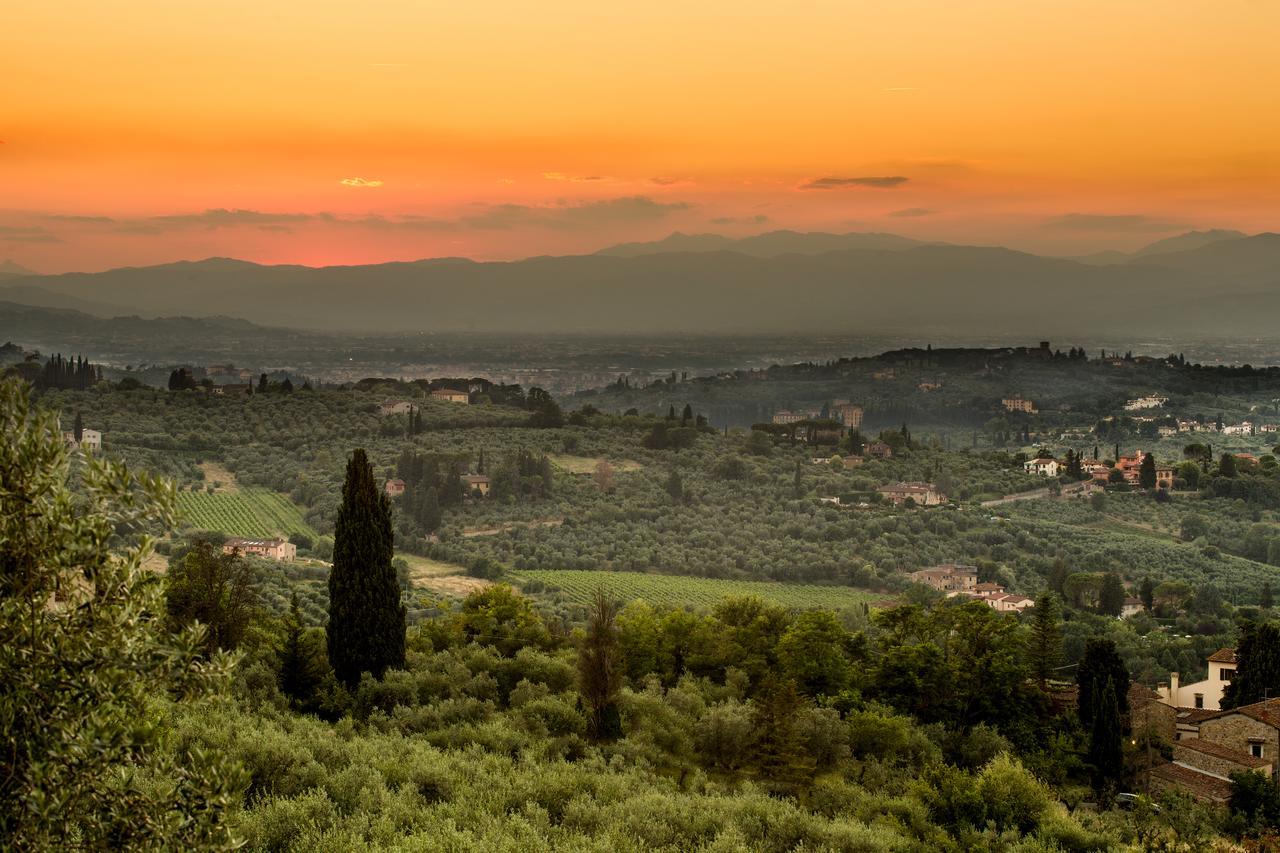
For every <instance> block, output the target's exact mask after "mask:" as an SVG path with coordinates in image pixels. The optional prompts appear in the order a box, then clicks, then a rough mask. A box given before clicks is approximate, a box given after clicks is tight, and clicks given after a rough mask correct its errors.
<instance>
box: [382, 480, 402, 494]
mask: <svg viewBox="0 0 1280 853" xmlns="http://www.w3.org/2000/svg"><path fill="white" fill-rule="evenodd" d="M384 488H385V489H386V491H387V497H391V498H398V497H400V496H401V495H403V494H404V480H401V479H400V478H398V477H397V478H395V479H392V480H387V484H386V486H385V487H384Z"/></svg>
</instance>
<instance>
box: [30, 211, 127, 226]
mask: <svg viewBox="0 0 1280 853" xmlns="http://www.w3.org/2000/svg"><path fill="white" fill-rule="evenodd" d="M45 219H48V220H49V221H50V222H74V223H79V224H82V225H113V224H115V220H114V219H112V218H111V217H110V216H79V215H76V214H71V213H51V214H49V215H48V216H46V217H45Z"/></svg>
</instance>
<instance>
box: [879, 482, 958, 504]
mask: <svg viewBox="0 0 1280 853" xmlns="http://www.w3.org/2000/svg"><path fill="white" fill-rule="evenodd" d="M876 491H877V492H879V493H880V496H881V497H883V498H884V499H885V500H886V501H888V502H889V503H891V504H893V505H894V506H903V505H904V504H906V502H907V501H911V502H912V503H914V504H915V505H916V506H938V505H939V504H944V503H946V502H947V496H946V495H944V494H943V493H942V492H940V491H938V487H937V486H935V485H934V484H933V483H921V482H911V483H893V484H890V485H887V486H880V487H879V488H877V489H876Z"/></svg>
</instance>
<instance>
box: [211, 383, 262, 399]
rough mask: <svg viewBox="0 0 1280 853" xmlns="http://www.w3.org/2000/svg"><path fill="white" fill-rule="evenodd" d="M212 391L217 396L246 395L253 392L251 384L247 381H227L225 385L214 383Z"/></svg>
mask: <svg viewBox="0 0 1280 853" xmlns="http://www.w3.org/2000/svg"><path fill="white" fill-rule="evenodd" d="M212 393H213V394H214V396H217V397H235V396H241V397H248V396H249V395H250V394H252V393H253V385H252V384H250V383H248V382H245V383H235V382H229V383H227V384H226V385H214V386H213V389H212Z"/></svg>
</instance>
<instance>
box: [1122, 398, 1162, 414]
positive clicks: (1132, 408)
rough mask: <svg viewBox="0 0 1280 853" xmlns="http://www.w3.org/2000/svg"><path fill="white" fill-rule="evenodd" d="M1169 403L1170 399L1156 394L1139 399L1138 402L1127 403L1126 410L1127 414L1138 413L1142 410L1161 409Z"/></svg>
mask: <svg viewBox="0 0 1280 853" xmlns="http://www.w3.org/2000/svg"><path fill="white" fill-rule="evenodd" d="M1167 402H1169V398H1168V397H1157V396H1156V395H1154V394H1150V395H1148V396H1146V397H1139V398H1137V399H1136V400H1130V401H1129V402H1127V403H1125V404H1124V410H1125V411H1126V412H1137V411H1141V410H1142V409H1159V408H1161V407H1163V406H1164V404H1165V403H1167Z"/></svg>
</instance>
